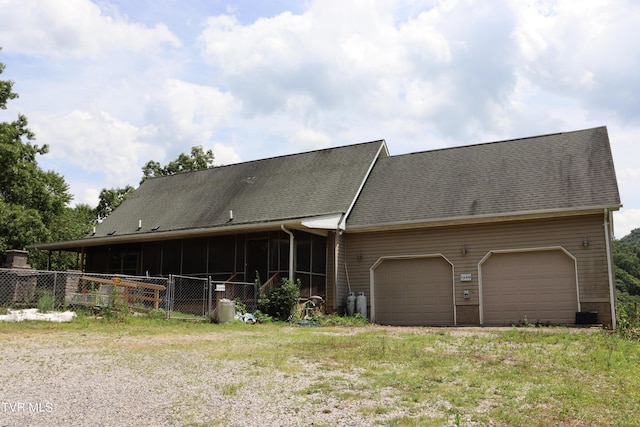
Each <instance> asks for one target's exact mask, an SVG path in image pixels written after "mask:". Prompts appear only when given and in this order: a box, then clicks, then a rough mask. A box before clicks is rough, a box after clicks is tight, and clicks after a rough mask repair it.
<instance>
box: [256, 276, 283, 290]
mask: <svg viewBox="0 0 640 427" xmlns="http://www.w3.org/2000/svg"><path fill="white" fill-rule="evenodd" d="M279 281H280V273H275V274H274V275H273V276H271V277H269V280H267V281H266V282H264V283H263V284H262V286H260V289H259V290H258V295H266V294H268V293H269V292H270V291H271V289H273V288H275V287H276V286H277V285H278V282H279Z"/></svg>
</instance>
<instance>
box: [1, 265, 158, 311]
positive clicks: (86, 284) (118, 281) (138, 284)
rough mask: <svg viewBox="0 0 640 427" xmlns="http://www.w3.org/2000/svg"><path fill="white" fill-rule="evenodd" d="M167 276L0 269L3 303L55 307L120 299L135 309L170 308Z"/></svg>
mask: <svg viewBox="0 0 640 427" xmlns="http://www.w3.org/2000/svg"><path fill="white" fill-rule="evenodd" d="M167 284H168V280H167V279H166V278H161V277H140V276H126V275H112V274H93V273H81V272H77V271H39V270H30V269H0V307H6V308H13V309H22V308H38V309H39V310H40V311H43V312H45V311H54V310H63V309H70V308H71V309H73V308H77V307H86V308H91V309H96V308H101V307H108V306H112V305H114V304H116V303H118V299H119V298H120V302H121V303H122V304H126V305H127V306H128V307H129V308H130V309H132V310H134V311H149V310H152V309H164V310H166V309H167V301H168V300H167V292H166V289H167Z"/></svg>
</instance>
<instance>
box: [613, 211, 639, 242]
mask: <svg viewBox="0 0 640 427" xmlns="http://www.w3.org/2000/svg"><path fill="white" fill-rule="evenodd" d="M613 221H614V232H615V235H616V239H622V238H623V237H624V236H626V235H627V234H629V233H631V232H632V231H633V230H635V229H636V228H640V209H622V210H620V211H618V212H614V214H613Z"/></svg>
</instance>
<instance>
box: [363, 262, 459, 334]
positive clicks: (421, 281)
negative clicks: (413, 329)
mask: <svg viewBox="0 0 640 427" xmlns="http://www.w3.org/2000/svg"><path fill="white" fill-rule="evenodd" d="M452 282H453V274H452V270H451V264H449V262H447V261H446V260H445V259H444V258H442V257H434V258H413V259H388V260H384V261H383V262H382V263H381V264H380V265H378V266H377V267H376V268H375V276H374V286H375V293H374V295H375V318H376V319H375V320H376V323H379V324H383V325H402V326H409V325H420V326H422V325H453V323H454V320H453V284H452Z"/></svg>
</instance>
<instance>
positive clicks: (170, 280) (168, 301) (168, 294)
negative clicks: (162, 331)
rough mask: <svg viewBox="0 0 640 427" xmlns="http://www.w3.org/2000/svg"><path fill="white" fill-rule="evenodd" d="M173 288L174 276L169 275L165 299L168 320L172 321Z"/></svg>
mask: <svg viewBox="0 0 640 427" xmlns="http://www.w3.org/2000/svg"><path fill="white" fill-rule="evenodd" d="M172 287H173V275H172V274H169V278H168V279H167V289H166V290H165V293H164V298H165V303H164V306H165V307H166V309H167V319H171V310H172V308H173V307H172V305H171V301H172V298H173V297H172V296H171V289H172Z"/></svg>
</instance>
